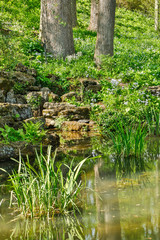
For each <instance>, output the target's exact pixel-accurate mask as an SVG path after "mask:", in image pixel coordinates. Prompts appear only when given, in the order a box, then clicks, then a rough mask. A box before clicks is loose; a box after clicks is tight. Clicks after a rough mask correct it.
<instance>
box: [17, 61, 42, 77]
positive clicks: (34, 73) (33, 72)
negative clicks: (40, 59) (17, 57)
mask: <svg viewBox="0 0 160 240" xmlns="http://www.w3.org/2000/svg"><path fill="white" fill-rule="evenodd" d="M15 70H16V71H19V72H25V73H27V74H29V75H32V76H34V77H36V76H37V71H36V70H35V69H34V68H28V67H26V66H24V65H23V64H22V63H18V64H17V65H16V67H15Z"/></svg>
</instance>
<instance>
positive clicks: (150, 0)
mask: <svg viewBox="0 0 160 240" xmlns="http://www.w3.org/2000/svg"><path fill="white" fill-rule="evenodd" d="M154 3H155V1H154V0H117V5H118V6H120V7H125V8H127V9H130V10H139V11H141V12H144V13H147V14H151V15H153V13H154Z"/></svg>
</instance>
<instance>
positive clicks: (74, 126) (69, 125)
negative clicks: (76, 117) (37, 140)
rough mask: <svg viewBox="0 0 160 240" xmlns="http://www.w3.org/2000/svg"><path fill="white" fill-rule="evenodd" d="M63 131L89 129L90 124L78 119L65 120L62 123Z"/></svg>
mask: <svg viewBox="0 0 160 240" xmlns="http://www.w3.org/2000/svg"><path fill="white" fill-rule="evenodd" d="M62 131H89V124H87V123H80V122H77V121H65V122H63V124H62Z"/></svg>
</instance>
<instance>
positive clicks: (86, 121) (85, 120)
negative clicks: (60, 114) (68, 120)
mask: <svg viewBox="0 0 160 240" xmlns="http://www.w3.org/2000/svg"><path fill="white" fill-rule="evenodd" d="M77 122H80V123H89V122H90V120H89V119H83V120H78V121H77Z"/></svg>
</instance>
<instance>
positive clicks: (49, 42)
mask: <svg viewBox="0 0 160 240" xmlns="http://www.w3.org/2000/svg"><path fill="white" fill-rule="evenodd" d="M41 4H42V5H41V26H40V30H41V34H40V36H41V41H42V42H43V44H44V47H45V49H46V51H47V52H50V53H52V54H53V55H54V56H55V57H63V58H65V57H66V56H67V55H71V54H73V53H74V42H73V32H72V16H71V0H65V2H64V1H63V0H41Z"/></svg>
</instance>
